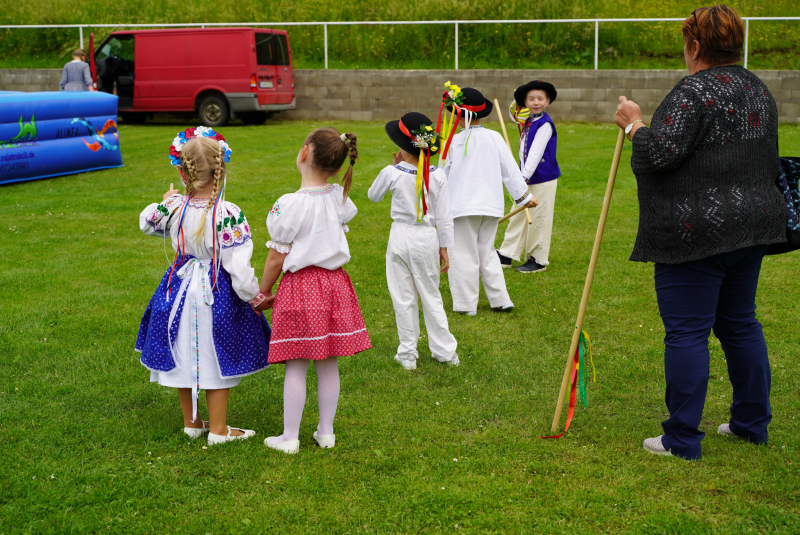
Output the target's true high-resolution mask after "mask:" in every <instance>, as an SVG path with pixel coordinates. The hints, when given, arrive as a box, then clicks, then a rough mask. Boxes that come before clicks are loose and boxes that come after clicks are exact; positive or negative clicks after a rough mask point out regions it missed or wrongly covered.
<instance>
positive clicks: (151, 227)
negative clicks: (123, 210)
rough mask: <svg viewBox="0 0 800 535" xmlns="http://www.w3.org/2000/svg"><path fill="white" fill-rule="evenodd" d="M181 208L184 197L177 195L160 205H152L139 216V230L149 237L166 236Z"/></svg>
mask: <svg viewBox="0 0 800 535" xmlns="http://www.w3.org/2000/svg"><path fill="white" fill-rule="evenodd" d="M181 206H183V196H182V195H179V194H177V193H176V194H175V195H173V196H171V197H168V198H167V199H165V200H164V201H162V202H160V203H153V204H151V205H150V206H148V207H147V208H145V209H144V210H142V213H141V214H139V228H140V229H141V230H142V232H144V233H145V234H146V235H148V236H164V233H165V232H167V231H168V230H169V229H170V227H171V226H172V223H173V220H174V219H175V217H176V212H177V211H178V209H179V208H180V207H181Z"/></svg>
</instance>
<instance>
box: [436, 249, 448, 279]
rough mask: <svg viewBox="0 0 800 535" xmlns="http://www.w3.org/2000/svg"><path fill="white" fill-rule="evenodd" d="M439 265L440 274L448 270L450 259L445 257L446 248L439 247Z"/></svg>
mask: <svg viewBox="0 0 800 535" xmlns="http://www.w3.org/2000/svg"><path fill="white" fill-rule="evenodd" d="M439 265H440V266H442V269H441V271H442V273H447V271H448V270H449V269H450V257H449V256H447V247H439Z"/></svg>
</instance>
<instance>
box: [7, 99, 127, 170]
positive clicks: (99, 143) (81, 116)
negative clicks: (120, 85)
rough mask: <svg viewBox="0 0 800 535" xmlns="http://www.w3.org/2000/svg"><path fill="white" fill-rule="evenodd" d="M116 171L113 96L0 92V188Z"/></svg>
mask: <svg viewBox="0 0 800 535" xmlns="http://www.w3.org/2000/svg"><path fill="white" fill-rule="evenodd" d="M109 167H122V154H121V153H120V150H119V135H118V134H117V96H116V95H109V94H107V93H100V92H89V91H67V92H56V91H44V92H38V93H16V92H7V91H0V184H7V183H10V182H20V181H24V180H36V179H38V178H47V177H51V176H58V175H67V174H71V173H82V172H84V171H94V170H96V169H107V168H109Z"/></svg>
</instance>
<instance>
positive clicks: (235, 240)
mask: <svg viewBox="0 0 800 535" xmlns="http://www.w3.org/2000/svg"><path fill="white" fill-rule="evenodd" d="M186 201H187V197H184V196H183V195H179V194H177V193H176V194H175V195H173V196H171V197H168V198H167V199H165V200H164V201H162V202H160V203H153V204H151V205H150V206H148V207H147V208H145V209H144V210H143V211H142V213H141V214H140V215H139V228H141V229H142V232H144V233H145V234H147V235H148V236H158V237H165V232H169V236H170V238H171V239H172V249H173V250H174V251H177V250H178V247H179V246H180V245H183V244H184V239H185V251H186V254H187V255H191V256H194V257H195V258H197V259H199V260H211V259H212V258H213V252H214V233H215V230H214V223H213V221H212V219H213V218H212V217H211V216H212V213H211V210H209V211H208V212H207V213H206V218H205V224H204V227H203V238H202V240H201V241H200V242H199V243H198V242H197V241H195V239H194V234H195V231H196V230H197V226H198V225H199V224H200V221H201V220H202V215H203V209H204V208H205V207H206V206H207V205H208V199H188V202H189V206H188V207H187V208H186V213H185V215H184V217H183V225H182V226H183V238H179V236H180V234H181V233H180V230H179V222H180V218H181V211H182V208H183V205H184V203H185V202H186ZM216 221H217V228H216V235H217V248H218V255H219V259H220V263H221V264H222V267H223V269H225V271H227V272H228V273H229V274H230V276H231V286H233V291H234V292H236V295H238V296H239V298H240V299H242V300H243V301H251V300H252V299H253V298H254V297H256V296H257V295H258V293H259V288H258V279H257V278H256V276H255V270H254V269H253V268H252V267H250V258H251V257H252V256H253V241H252V236H251V234H250V226H249V225H248V223H247V219H246V218H245V216H244V212H242V211H241V209H239V207H238V206H236V205H235V204H233V203H231V202H227V201H225V202H223V203H220V205H219V206H217V217H216Z"/></svg>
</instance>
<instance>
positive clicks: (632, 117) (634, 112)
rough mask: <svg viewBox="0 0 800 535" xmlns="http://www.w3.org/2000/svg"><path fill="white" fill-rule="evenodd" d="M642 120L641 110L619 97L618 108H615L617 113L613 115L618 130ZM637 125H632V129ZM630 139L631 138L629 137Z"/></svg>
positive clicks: (634, 104) (636, 105) (629, 101)
mask: <svg viewBox="0 0 800 535" xmlns="http://www.w3.org/2000/svg"><path fill="white" fill-rule="evenodd" d="M641 120H642V110H641V109H640V108H639V105H638V104H636V103H635V102H634V101H632V100H628V99H627V98H626V97H619V106H617V113H616V114H615V115H614V122H615V123H617V126H619V127H620V128H625V127H626V126H628V125H629V124H631V123H632V122H633V121H641ZM635 126H637V125H634V127H635ZM631 137H632V136H631Z"/></svg>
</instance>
